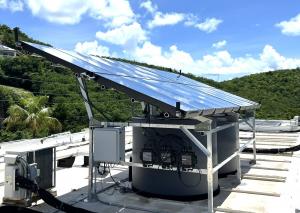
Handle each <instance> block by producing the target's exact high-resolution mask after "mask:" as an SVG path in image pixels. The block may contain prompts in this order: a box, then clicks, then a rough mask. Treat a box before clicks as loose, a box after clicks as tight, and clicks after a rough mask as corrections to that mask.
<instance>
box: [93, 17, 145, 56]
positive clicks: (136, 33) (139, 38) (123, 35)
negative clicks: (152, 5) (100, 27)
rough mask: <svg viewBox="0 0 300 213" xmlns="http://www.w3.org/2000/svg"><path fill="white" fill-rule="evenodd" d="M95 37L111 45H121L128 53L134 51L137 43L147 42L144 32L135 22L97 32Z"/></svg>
mask: <svg viewBox="0 0 300 213" xmlns="http://www.w3.org/2000/svg"><path fill="white" fill-rule="evenodd" d="M96 37H97V38H98V39H101V40H103V41H106V42H109V43H112V44H116V45H121V46H123V47H124V49H126V50H129V51H130V50H132V49H134V48H135V47H136V46H137V45H138V44H139V43H141V42H143V41H145V40H147V37H146V32H145V31H144V30H143V29H142V27H141V25H140V24H139V23H137V22H134V23H132V24H131V25H123V26H121V27H119V28H115V29H112V30H108V31H106V32H101V31H98V32H97V33H96Z"/></svg>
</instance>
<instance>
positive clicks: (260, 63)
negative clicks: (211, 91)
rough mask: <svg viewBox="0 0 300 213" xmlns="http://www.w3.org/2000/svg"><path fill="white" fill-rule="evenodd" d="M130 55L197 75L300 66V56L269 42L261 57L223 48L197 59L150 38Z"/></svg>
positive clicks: (250, 71) (253, 71) (261, 70)
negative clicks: (234, 53) (236, 54)
mask: <svg viewBox="0 0 300 213" xmlns="http://www.w3.org/2000/svg"><path fill="white" fill-rule="evenodd" d="M130 57H131V58H134V59H136V60H138V61H143V62H146V63H150V64H156V65H160V66H165V67H171V68H175V69H178V70H179V69H181V70H182V71H183V72H186V73H188V72H190V73H193V74H195V75H201V74H220V75H222V74H239V73H247V74H251V73H259V72H266V71H272V70H277V69H290V68H296V67H300V58H299V59H297V58H286V57H284V56H282V55H280V54H279V53H278V52H277V51H276V50H275V49H274V48H273V47H272V46H270V45H266V46H265V47H264V48H263V50H262V53H261V54H259V56H258V57H253V56H249V55H246V56H243V57H233V56H232V55H231V54H230V53H229V52H228V51H226V50H222V51H216V52H214V53H212V54H206V55H203V56H202V57H200V58H198V59H195V58H193V57H192V56H191V55H190V54H189V53H188V52H185V51H183V50H180V49H178V47H177V46H174V45H173V46H171V47H170V48H169V49H168V50H167V51H163V50H162V48H161V47H160V46H157V45H154V44H152V43H151V42H150V41H147V42H145V43H144V44H143V45H141V46H140V47H138V48H136V50H135V51H134V52H133V54H132V55H131V56H130Z"/></svg>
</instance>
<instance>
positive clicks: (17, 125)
mask: <svg viewBox="0 0 300 213" xmlns="http://www.w3.org/2000/svg"><path fill="white" fill-rule="evenodd" d="M47 101H48V97H47V96H38V97H31V98H27V99H23V100H21V101H20V105H17V104H14V105H12V106H10V107H9V108H8V112H7V113H8V117H7V118H6V119H5V120H4V121H3V124H4V125H5V127H6V130H8V131H17V130H28V131H30V132H31V133H32V135H33V137H36V136H46V135H48V134H50V133H56V132H60V131H61V129H62V125H61V123H60V122H59V121H58V120H57V119H56V118H53V117H51V116H50V115H51V109H50V108H48V107H45V104H46V103H47Z"/></svg>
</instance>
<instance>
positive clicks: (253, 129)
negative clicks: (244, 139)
mask: <svg viewBox="0 0 300 213" xmlns="http://www.w3.org/2000/svg"><path fill="white" fill-rule="evenodd" d="M252 119H253V127H252V131H253V132H252V138H253V162H252V163H253V164H255V163H256V139H255V137H256V135H255V132H256V129H255V111H254V112H253V118H252Z"/></svg>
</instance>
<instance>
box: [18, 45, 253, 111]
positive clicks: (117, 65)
mask: <svg viewBox="0 0 300 213" xmlns="http://www.w3.org/2000/svg"><path fill="white" fill-rule="evenodd" d="M22 46H23V47H24V48H25V49H27V50H29V51H31V52H34V53H37V54H40V55H42V56H44V57H46V58H47V59H49V60H50V61H53V62H55V63H57V62H58V63H61V64H63V65H64V66H67V67H69V68H71V69H73V70H74V71H76V70H80V72H83V71H86V72H87V73H92V74H94V75H95V76H96V77H101V79H102V82H103V83H104V84H105V83H107V84H111V83H112V84H113V85H115V86H117V87H118V89H120V90H123V91H124V92H126V93H129V95H131V96H133V97H134V96H137V97H134V98H137V99H140V100H141V101H147V102H150V104H153V105H157V106H158V107H160V106H161V107H165V106H169V108H170V109H174V110H175V107H176V102H180V109H181V110H182V111H184V112H197V113H199V114H202V115H209V114H214V113H223V112H232V111H233V112H237V111H239V110H251V109H255V108H258V107H259V104H257V103H255V102H253V101H250V100H247V99H245V98H241V97H239V96H236V95H233V94H230V93H228V92H225V91H222V90H219V89H216V88H214V87H211V86H208V85H206V84H203V83H200V82H198V81H195V80H193V79H190V78H187V77H185V76H182V75H179V74H177V73H171V72H166V71H162V70H157V69H151V68H146V67H142V66H138V65H132V64H129V63H125V62H120V61H116V60H111V59H104V58H101V57H98V56H92V55H86V54H82V53H78V52H73V51H67V50H62V49H58V48H53V47H48V46H44V45H39V44H33V43H29V42H22Z"/></svg>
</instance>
